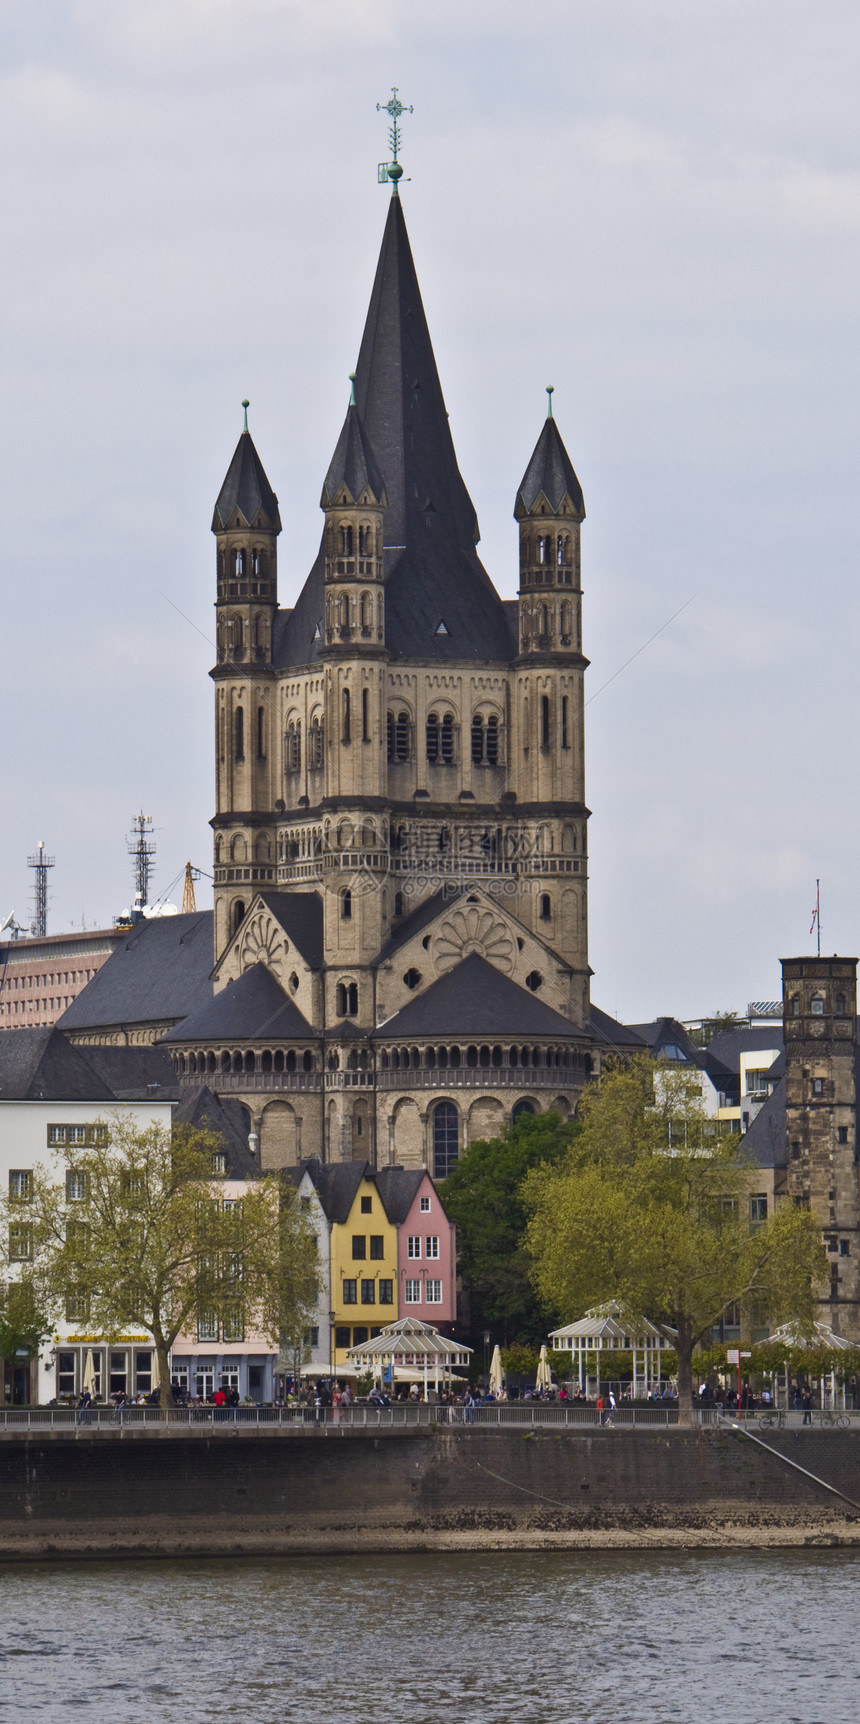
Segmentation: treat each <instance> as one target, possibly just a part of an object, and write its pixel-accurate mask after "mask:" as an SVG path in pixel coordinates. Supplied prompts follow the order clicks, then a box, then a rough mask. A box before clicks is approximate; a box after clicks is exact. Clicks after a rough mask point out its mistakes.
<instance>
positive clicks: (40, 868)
mask: <svg viewBox="0 0 860 1724" xmlns="http://www.w3.org/2000/svg"><path fill="white" fill-rule="evenodd" d="M54 861H55V858H54V857H53V856H46V855H45V841H44V839H43V838H40V839H39V848H38V850H37V852H36V854H35V856H28V857H27V867H28V868H32V869H33V873H34V881H33V920H32V922H31V923H30V933H31V934H35V935H36V938H37V939H44V937H45V935H46V934H47V932H48V869H49V868H53V866H54Z"/></svg>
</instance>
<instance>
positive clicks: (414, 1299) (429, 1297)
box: [376, 1167, 457, 1328]
mask: <svg viewBox="0 0 860 1724" xmlns="http://www.w3.org/2000/svg"><path fill="white" fill-rule="evenodd" d="M376 1185H377V1188H378V1190H379V1194H380V1197H381V1198H382V1202H383V1204H384V1206H385V1213H386V1215H387V1216H388V1219H389V1221H391V1222H392V1223H393V1224H394V1226H395V1227H396V1228H397V1313H396V1314H397V1316H398V1317H417V1318H418V1319H419V1320H420V1321H421V1322H422V1323H433V1324H435V1326H436V1327H437V1328H447V1327H448V1326H449V1325H450V1324H451V1323H453V1322H455V1320H456V1316H457V1230H456V1228H455V1226H454V1223H453V1221H449V1220H448V1217H447V1215H446V1214H445V1210H444V1209H443V1207H442V1199H441V1198H440V1196H439V1193H438V1192H437V1190H436V1187H435V1185H434V1184H433V1181H432V1179H431V1178H430V1175H429V1173H427V1172H426V1171H420V1172H412V1171H411V1170H407V1169H406V1168H403V1167H381V1168H379V1170H378V1172H377V1174H376Z"/></svg>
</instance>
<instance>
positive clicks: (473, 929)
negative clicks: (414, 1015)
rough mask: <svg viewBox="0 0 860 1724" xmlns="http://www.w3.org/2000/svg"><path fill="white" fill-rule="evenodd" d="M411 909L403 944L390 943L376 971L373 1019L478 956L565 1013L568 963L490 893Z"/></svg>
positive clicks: (389, 1012) (440, 898)
mask: <svg viewBox="0 0 860 1724" xmlns="http://www.w3.org/2000/svg"><path fill="white" fill-rule="evenodd" d="M422 909H424V911H425V913H424V914H421V912H420V911H417V912H416V913H415V922H416V927H415V931H414V933H412V934H408V935H407V938H406V939H405V940H404V941H403V942H402V943H398V944H395V943H393V942H392V944H391V945H389V947H388V949H387V951H386V953H385V955H384V956H383V959H382V962H381V963H380V965H379V969H378V979H377V1013H376V1016H377V1023H380V1022H384V1021H385V1020H386V1019H387V1018H389V1017H391V1016H393V1014H394V1013H395V1012H399V1011H401V1010H402V1008H403V1007H404V1006H405V1005H406V1004H407V1003H408V1001H409V1000H412V999H415V998H416V997H418V996H419V995H421V994H422V993H424V991H425V990H426V989H427V988H429V987H431V986H432V985H433V983H434V982H436V981H438V980H439V978H440V977H441V976H445V975H448V974H449V973H450V972H451V971H452V970H454V969H455V968H456V967H457V966H458V965H459V964H461V963H462V962H463V960H464V959H465V958H468V957H471V956H472V954H473V953H474V954H477V956H478V957H480V958H483V959H484V960H485V961H486V962H487V963H488V964H492V965H493V967H494V969H496V970H498V971H499V972H500V973H501V974H502V975H503V976H507V977H509V978H510V980H511V981H512V982H515V983H516V984H517V986H519V987H521V988H523V989H524V990H527V997H528V995H529V994H530V995H532V996H533V997H534V998H536V999H538V1000H541V1001H543V1002H544V1003H545V1004H546V1005H547V1006H551V1007H552V1008H553V1010H555V1011H556V1012H560V1013H562V1014H563V1015H564V1016H566V1017H567V1016H570V976H571V971H570V967H569V966H568V965H566V964H564V963H563V961H562V960H560V959H559V957H558V955H557V953H555V952H552V951H551V950H550V948H549V947H548V946H546V945H545V944H544V943H543V941H542V940H539V939H537V938H536V936H535V935H534V934H532V933H530V931H529V930H528V928H525V927H524V926H523V924H522V923H521V922H519V921H517V919H516V917H515V916H513V915H512V914H511V912H510V910H509V909H508V907H507V905H506V904H505V905H504V906H503V905H502V904H500V903H499V901H498V900H497V899H496V898H495V897H492V896H491V895H490V894H489V893H485V892H481V891H472V892H469V893H468V894H467V895H465V896H463V897H460V898H457V899H454V900H453V901H452V900H451V899H447V900H446V899H445V897H444V895H443V894H442V893H440V894H439V895H438V908H437V909H436V912H435V914H434V915H432V917H431V915H430V914H428V912H429V911H430V906H429V905H428V906H426V907H422Z"/></svg>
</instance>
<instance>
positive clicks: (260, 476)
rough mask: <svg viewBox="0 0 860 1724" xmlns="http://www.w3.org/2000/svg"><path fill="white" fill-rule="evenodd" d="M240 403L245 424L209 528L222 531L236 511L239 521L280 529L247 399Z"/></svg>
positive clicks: (245, 524)
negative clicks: (250, 422)
mask: <svg viewBox="0 0 860 1724" xmlns="http://www.w3.org/2000/svg"><path fill="white" fill-rule="evenodd" d="M242 406H243V408H244V411H245V428H244V430H243V432H242V435H241V437H240V438H239V441H238V443H237V444H236V448H235V451H234V453H233V459H232V461H231V462H230V465H229V467H228V468H227V475H226V478H225V480H224V483H223V485H222V486H221V489H220V491H219V493H218V501H217V503H216V504H215V513H214V515H213V517H212V531H213V533H221V532H223V531H224V529H225V528H226V527H227V526H229V525H233V524H236V516H237V511H238V514H239V515H240V516H241V517H242V518H241V521H240V522H238V524H239V525H241V526H244V527H258V526H259V527H264V528H268V530H269V531H270V532H273V533H279V532H280V530H281V517H280V515H279V513H278V499H277V497H276V496H275V493H274V491H273V490H272V487H271V485H270V484H269V481H268V479H267V477H266V470H265V468H264V466H263V463H262V461H261V460H260V457H259V455H258V454H257V451H256V449H255V447H254V441H253V438H252V436H251V433H250V431H249V430H248V408H249V406H250V402H248V401H243V402H242Z"/></svg>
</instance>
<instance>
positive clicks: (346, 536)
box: [338, 527, 352, 557]
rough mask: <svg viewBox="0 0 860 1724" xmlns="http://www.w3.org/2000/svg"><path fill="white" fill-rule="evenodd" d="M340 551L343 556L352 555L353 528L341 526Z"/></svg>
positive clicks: (339, 535)
mask: <svg viewBox="0 0 860 1724" xmlns="http://www.w3.org/2000/svg"><path fill="white" fill-rule="evenodd" d="M338 551H339V554H340V556H342V557H351V556H352V528H351V527H341V528H340V530H339V534H338Z"/></svg>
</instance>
